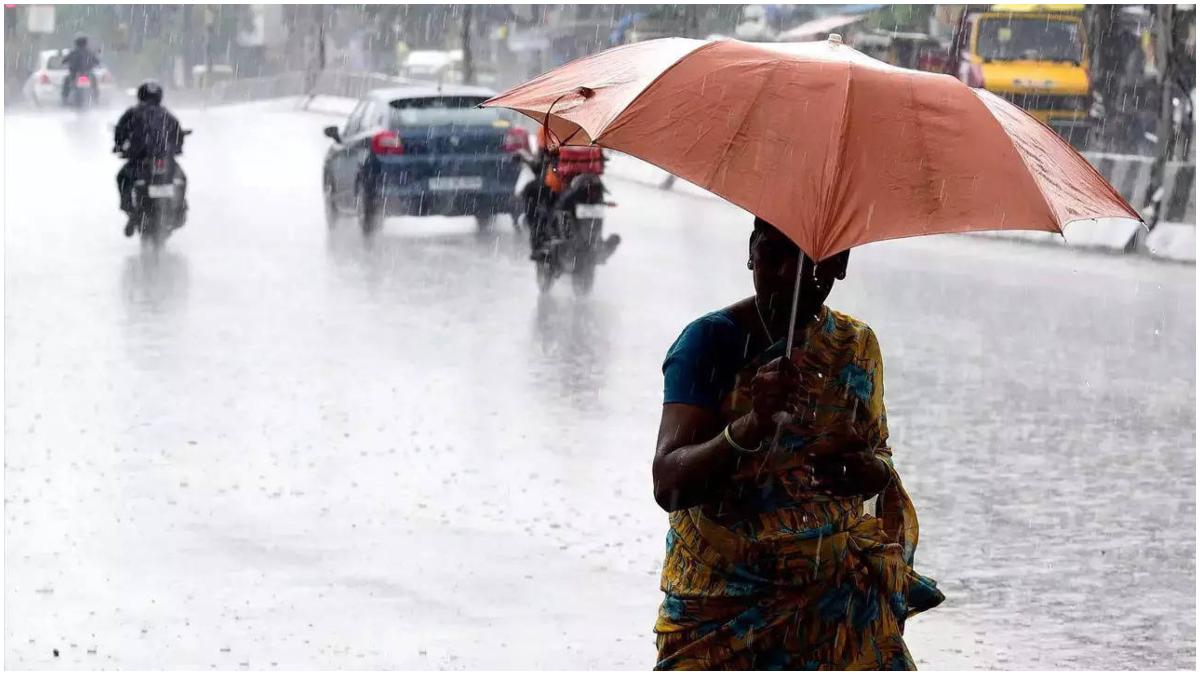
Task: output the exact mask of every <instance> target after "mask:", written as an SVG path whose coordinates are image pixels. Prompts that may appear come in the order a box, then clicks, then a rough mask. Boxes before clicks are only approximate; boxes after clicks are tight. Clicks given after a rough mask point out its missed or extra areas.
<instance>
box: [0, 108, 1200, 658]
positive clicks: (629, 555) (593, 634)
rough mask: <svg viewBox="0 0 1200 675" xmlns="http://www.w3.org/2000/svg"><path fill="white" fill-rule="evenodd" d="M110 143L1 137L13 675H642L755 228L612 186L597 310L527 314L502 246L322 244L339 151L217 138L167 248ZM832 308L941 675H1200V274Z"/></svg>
mask: <svg viewBox="0 0 1200 675" xmlns="http://www.w3.org/2000/svg"><path fill="white" fill-rule="evenodd" d="M115 117H116V115H115V113H114V114H112V115H111V118H112V119H109V117H108V116H105V115H103V114H99V113H97V114H92V115H83V116H79V115H75V116H72V115H59V114H54V113H48V114H42V115H34V114H10V115H7V116H6V120H5V121H6V129H5V141H6V148H5V150H6V152H5V165H6V166H5V169H6V179H5V180H6V182H5V191H6V202H5V207H4V208H5V273H4V278H5V345H6V350H5V371H6V376H5V441H6V444H5V447H6V451H5V494H4V497H5V505H6V509H5V523H4V529H5V544H6V545H5V572H6V583H5V613H6V616H5V619H6V621H5V633H6V634H5V645H6V648H5V665H6V666H7V667H9V668H45V667H62V668H110V667H121V668H143V669H145V668H161V667H172V668H197V669H209V668H210V667H217V668H237V667H243V668H255V669H257V668H264V669H269V668H273V667H279V668H331V667H339V668H364V669H371V668H481V667H497V668H514V667H528V668H548V667H580V668H631V669H644V668H647V667H649V666H650V665H651V664H652V662H653V658H654V648H653V636H652V634H651V633H650V628H651V626H652V624H653V621H654V614H655V610H656V607H657V604H658V602H659V599H660V597H661V595H660V593H659V591H658V573H659V565H660V564H661V560H662V553H663V536H664V534H665V529H666V516H665V514H663V513H661V512H660V511H659V510H658V508H657V507H656V506H655V504H654V502H653V499H652V496H651V489H650V469H649V467H650V459H651V456H652V453H653V446H654V438H655V433H656V430H657V422H658V413H659V408H660V404H661V386H662V382H661V374H660V371H659V368H660V365H661V360H662V357H663V355H664V353H665V351H666V348H667V347H668V346H669V345H670V343H671V341H672V340H673V339H674V338H675V337H676V335H677V334H678V332H679V331H680V330H681V329H682V327H683V326H684V325H685V324H686V323H687V322H688V321H690V320H691V319H693V318H695V317H696V316H699V315H700V314H703V313H705V312H707V311H710V310H713V309H716V308H718V307H722V306H724V305H726V304H729V303H730V302H732V301H734V300H736V299H738V298H740V297H743V296H745V295H748V294H749V291H750V278H749V274H748V273H747V271H746V269H745V259H746V237H747V234H748V232H749V226H750V223H749V220H748V218H747V217H746V216H745V215H744V214H742V213H741V212H739V211H738V210H737V209H735V208H733V207H730V206H727V205H725V204H723V203H720V202H717V201H714V200H709V199H702V198H696V197H691V196H687V195H678V194H673V193H662V192H660V191H658V190H655V189H652V188H649V187H645V186H642V185H638V184H635V183H632V182H626V181H621V180H617V179H612V180H611V181H610V187H611V188H612V190H613V193H614V195H613V196H614V199H615V200H616V201H618V202H619V203H620V206H619V207H618V208H617V209H615V210H614V212H613V214H612V216H611V217H610V219H609V221H608V226H607V227H608V228H609V229H610V231H615V232H619V233H621V234H622V235H623V236H624V243H623V244H622V246H621V248H620V249H619V250H618V251H617V254H616V255H615V256H614V257H613V259H612V260H611V261H610V263H609V264H608V265H607V266H606V267H604V268H602V269H600V271H599V274H598V278H597V283H596V288H595V290H594V292H593V294H592V295H591V296H590V297H587V298H576V297H573V295H572V293H571V291H570V288H569V284H561V286H560V287H557V288H555V289H554V291H553V292H552V293H551V294H549V295H548V296H544V297H539V295H538V293H537V291H536V288H535V284H534V275H533V270H532V267H531V265H530V263H529V262H528V261H527V260H526V259H525V253H526V248H525V244H524V240H523V239H522V237H520V236H517V235H515V234H513V232H512V230H511V228H510V227H509V226H508V224H507V222H506V221H505V222H501V223H499V224H497V225H496V226H495V228H494V229H493V230H491V231H488V232H483V233H480V232H477V231H476V228H475V224H474V222H473V221H472V220H471V219H443V218H429V219H392V220H389V221H388V223H387V224H386V226H385V227H384V229H383V231H382V232H381V233H380V234H379V235H378V236H377V237H376V238H375V239H374V240H373V241H372V242H370V243H369V244H367V243H365V242H364V240H363V239H362V237H361V236H360V235H359V234H358V232H357V231H356V229H355V227H354V225H353V223H352V222H350V221H349V220H346V221H343V222H342V223H341V224H340V226H339V227H338V228H336V229H335V230H333V231H332V232H330V231H327V228H326V226H325V223H324V220H323V215H322V210H321V195H320V186H319V176H320V160H321V157H322V155H323V152H324V148H325V146H326V144H327V141H326V140H325V139H323V138H322V137H321V132H320V128H321V127H322V126H323V125H324V124H326V123H332V122H327V121H326V118H324V117H322V116H320V115H314V114H308V113H296V112H287V111H285V110H283V107H282V106H275V107H270V106H266V107H263V106H260V107H246V108H226V109H211V110H209V111H203V112H200V111H194V112H184V113H182V114H181V117H182V118H183V121H184V123H185V126H187V127H191V128H193V129H195V134H194V135H193V136H192V137H191V138H190V139H189V140H188V149H187V154H186V155H185V156H184V158H183V160H182V161H183V164H184V166H185V168H186V169H187V171H188V174H189V177H190V180H191V194H190V195H189V201H190V203H191V206H192V211H191V216H190V222H189V224H188V226H187V227H186V228H185V229H184V230H182V231H180V232H178V233H177V234H176V236H174V237H172V239H171V240H170V241H169V242H168V244H167V247H166V249H165V250H164V251H162V252H161V253H159V254H153V253H152V252H143V251H141V250H140V249H139V246H138V244H137V243H136V242H135V241H131V240H126V239H124V238H123V237H122V236H121V234H120V228H121V224H122V222H121V218H120V215H119V213H118V212H117V210H116V205H117V198H116V194H115V190H114V186H113V175H114V174H115V172H116V170H117V168H118V166H119V163H118V161H117V160H115V159H114V158H112V156H111V155H109V154H108V152H107V150H108V142H107V135H108V132H107V129H106V128H105V125H106V123H108V122H111V121H113V120H115ZM830 305H831V306H833V307H835V308H837V309H841V310H843V311H847V312H849V313H851V314H853V315H855V316H857V317H859V318H861V319H863V320H865V321H867V322H868V323H870V324H871V325H872V326H873V328H874V329H875V331H876V333H877V334H878V336H879V339H880V342H881V345H882V349H883V355H884V363H885V367H886V372H887V378H886V383H887V385H886V386H887V397H886V400H887V405H888V412H889V415H888V417H889V422H890V426H891V434H892V442H893V446H894V448H895V452H896V461H897V465H898V467H899V469H900V470H901V473H902V476H903V477H904V478H905V481H906V484H907V487H908V490H909V492H910V493H911V494H912V496H913V498H914V500H915V502H916V504H917V508H918V512H919V515H920V516H921V525H922V530H921V546H920V549H919V550H918V554H917V561H918V568H919V569H920V570H921V571H922V572H923V573H925V574H927V575H930V576H933V577H935V578H936V579H938V580H939V583H940V584H941V586H942V588H943V590H944V591H945V592H946V595H947V596H948V600H947V602H946V604H945V605H943V606H942V607H941V608H939V609H937V610H935V611H933V612H931V613H929V614H928V615H924V616H922V617H919V618H917V619H914V620H913V621H912V622H911V624H910V626H909V629H908V637H909V641H910V647H911V648H912V650H913V652H914V654H915V655H916V656H917V659H918V662H919V663H920V664H921V665H922V667H926V668H948V667H964V668H1021V669H1037V668H1164V669H1165V668H1192V667H1194V663H1195V644H1194V636H1195V593H1194V591H1195V442H1196V439H1195V269H1194V267H1191V266H1180V265H1174V264H1165V263H1161V262H1154V261H1149V260H1144V259H1141V258H1123V257H1119V256H1112V255H1100V254H1090V253H1081V252H1077V251H1060V250H1054V249H1047V248H1040V247H1036V246H1028V245H1019V244H1012V243H1008V242H998V241H990V240H987V241H983V240H977V239H975V238H965V237H941V238H936V239H928V240H911V241H901V242H892V243H886V244H878V245H872V246H868V247H865V248H863V249H861V250H858V251H856V252H855V253H854V255H853V256H852V260H851V270H850V275H849V278H848V279H847V280H846V281H845V282H843V283H842V284H840V285H839V286H838V287H837V288H836V289H835V290H834V292H833V295H832V297H831V299H830ZM55 649H57V650H58V651H59V654H60V656H58V657H55V656H53V652H52V650H55Z"/></svg>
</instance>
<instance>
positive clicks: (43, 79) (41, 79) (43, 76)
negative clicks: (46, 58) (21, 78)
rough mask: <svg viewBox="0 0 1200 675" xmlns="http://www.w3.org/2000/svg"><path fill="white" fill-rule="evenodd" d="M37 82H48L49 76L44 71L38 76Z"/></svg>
mask: <svg viewBox="0 0 1200 675" xmlns="http://www.w3.org/2000/svg"><path fill="white" fill-rule="evenodd" d="M38 82H40V83H41V84H50V76H49V75H47V74H46V73H42V74H41V75H40V76H39V77H38Z"/></svg>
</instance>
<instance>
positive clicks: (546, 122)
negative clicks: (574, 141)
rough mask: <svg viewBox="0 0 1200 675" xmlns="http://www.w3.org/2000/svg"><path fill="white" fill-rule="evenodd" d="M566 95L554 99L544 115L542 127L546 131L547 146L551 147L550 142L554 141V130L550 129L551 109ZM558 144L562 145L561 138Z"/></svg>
mask: <svg viewBox="0 0 1200 675" xmlns="http://www.w3.org/2000/svg"><path fill="white" fill-rule="evenodd" d="M568 93H569V92H568ZM565 96H566V94H563V95H562V96H559V97H558V98H556V99H554V101H553V102H552V103H551V104H550V107H548V108H546V114H545V115H543V116H542V129H544V130H545V132H546V144H547V148H548V147H549V144H550V143H553V142H554V132H553V131H550V111H551V110H554V106H556V105H558V102H559V101H561V100H563V97H565ZM558 145H560V146H561V145H562V140H561V139H560V140H559V141H558Z"/></svg>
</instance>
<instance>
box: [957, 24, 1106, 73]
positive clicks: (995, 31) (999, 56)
mask: <svg viewBox="0 0 1200 675" xmlns="http://www.w3.org/2000/svg"><path fill="white" fill-rule="evenodd" d="M977 50H978V52H979V56H980V58H982V59H983V60H984V61H1025V60H1028V61H1070V62H1074V63H1079V62H1081V61H1082V60H1083V41H1082V39H1081V36H1080V34H1079V22H1077V21H1056V20H1053V19H1046V18H1036V19H1035V18H1032V17H1030V18H1008V17H1005V18H1003V19H1001V18H995V19H984V20H982V21H981V22H980V23H979V42H978V46H977Z"/></svg>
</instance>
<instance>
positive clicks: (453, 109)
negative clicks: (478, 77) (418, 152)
mask: <svg viewBox="0 0 1200 675" xmlns="http://www.w3.org/2000/svg"><path fill="white" fill-rule="evenodd" d="M486 100H487V97H486V96H425V97H421V98H401V99H396V100H395V101H392V102H391V104H390V105H391V109H392V110H391V115H392V120H391V122H392V123H391V126H392V127H414V126H436V125H441V124H454V125H467V124H483V125H491V124H494V123H496V122H499V121H502V120H503V121H507V122H511V121H512V119H511V115H509V114H508V111H506V110H502V109H499V108H477V107H475V106H477V105H479V104H480V103H483V102H484V101H486Z"/></svg>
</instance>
